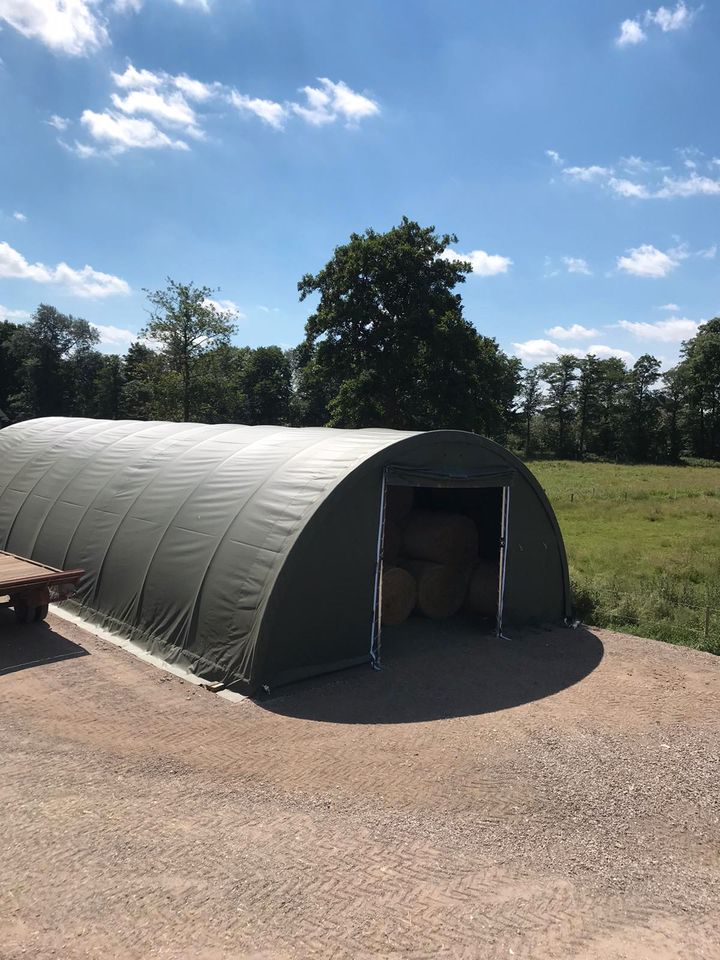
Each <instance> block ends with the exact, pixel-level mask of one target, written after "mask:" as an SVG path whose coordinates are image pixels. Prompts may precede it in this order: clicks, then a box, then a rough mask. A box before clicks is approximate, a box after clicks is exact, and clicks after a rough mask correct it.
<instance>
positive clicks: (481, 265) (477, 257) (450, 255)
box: [440, 247, 512, 277]
mask: <svg viewBox="0 0 720 960" xmlns="http://www.w3.org/2000/svg"><path fill="white" fill-rule="evenodd" d="M440 256H441V257H442V258H443V259H444V260H467V261H468V262H469V263H470V266H471V267H472V272H473V273H476V274H477V275H478V276H480V277H494V276H497V274H499V273H507V272H508V270H509V269H510V267H511V266H512V260H511V259H510V257H502V256H500V255H499V254H497V253H486V252H485V251H484V250H471V251H470V253H458V252H457V251H455V250H451V249H450V248H449V247H448V248H447V250H443V252H442V253H441V254H440Z"/></svg>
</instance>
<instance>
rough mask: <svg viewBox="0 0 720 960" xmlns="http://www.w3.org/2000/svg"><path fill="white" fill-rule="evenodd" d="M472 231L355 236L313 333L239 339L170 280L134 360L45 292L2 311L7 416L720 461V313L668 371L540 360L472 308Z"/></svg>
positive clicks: (313, 278)
mask: <svg viewBox="0 0 720 960" xmlns="http://www.w3.org/2000/svg"><path fill="white" fill-rule="evenodd" d="M456 242H457V238H456V237H455V236H453V235H451V234H438V233H436V232H435V228H434V227H421V226H420V225H419V224H417V223H416V222H414V221H411V220H408V219H407V218H403V220H402V222H401V223H400V224H399V225H398V226H396V227H394V228H392V229H391V230H389V231H387V232H385V233H377V232H375V231H374V230H367V231H365V233H363V234H352V235H351V237H350V240H349V242H348V243H346V244H344V245H342V246H340V247H337V248H336V250H335V251H334V253H333V256H332V258H331V259H330V260H329V262H328V263H327V264H326V265H325V267H323V269H322V270H320V271H319V272H318V273H317V274H315V275H313V274H307V275H306V276H304V277H303V278H302V279H301V280H300V282H299V284H298V291H299V295H300V299H301V300H306V299H308V298H312V299H313V300H314V301H315V306H314V309H313V312H312V313H311V314H310V316H309V317H308V320H307V323H306V327H305V336H304V338H303V340H302V342H301V343H300V344H299V345H298V346H297V347H295V348H292V349H289V350H288V349H281V348H280V347H278V346H267V347H257V348H250V347H238V346H235V345H233V344H232V343H231V339H232V338H233V336H234V335H235V334H236V333H237V328H236V324H235V322H234V317H233V315H232V314H230V313H227V312H225V311H223V310H222V309H220V307H219V305H218V304H217V303H216V302H215V301H214V300H213V291H212V290H211V289H210V288H208V287H204V286H196V285H195V284H193V283H179V282H177V281H174V280H170V279H168V281H167V285H166V287H165V288H163V289H160V290H155V291H146V293H147V296H148V301H149V304H150V314H149V319H148V321H147V323H146V325H145V327H144V328H143V330H142V331H141V332H140V334H139V335H138V339H137V341H136V342H134V343H133V344H131V346H130V347H129V349H128V350H127V352H126V353H125V354H124V355H123V356H120V355H107V354H103V353H100V352H99V351H98V349H97V345H98V342H99V335H98V332H97V331H96V330H95V328H93V327H92V326H91V325H90V324H89V323H87V322H86V321H85V320H83V319H81V318H78V317H73V316H71V315H67V314H63V313H61V312H60V311H58V310H57V309H56V308H55V307H53V306H50V305H48V304H41V305H40V306H39V307H38V308H37V310H36V311H35V313H34V314H33V316H32V318H31V320H30V321H29V322H27V323H24V324H15V323H12V322H9V321H4V322H2V323H0V411H1V413H0V419H2V418H3V417H4V421H5V423H7V422H12V421H14V420H22V419H28V418H31V417H39V416H89V417H100V418H109V419H138V420H186V421H190V420H194V421H202V422H207V423H221V422H236V423H247V424H260V423H277V424H287V425H291V426H326V425H327V426H336V427H376V426H382V427H393V428H399V429H424V430H427V429H440V428H451V429H464V430H474V431H476V432H478V433H482V434H484V435H486V436H489V437H491V438H493V439H495V440H498V441H499V442H501V443H504V444H507V445H509V446H511V447H512V448H513V449H516V450H518V452H520V453H522V454H524V455H525V456H528V457H530V456H553V457H559V458H586V457H588V456H596V457H601V458H612V459H621V460H633V461H669V462H677V461H678V460H679V459H680V458H681V457H682V456H685V455H693V456H698V457H706V458H712V459H720V319H715V320H710V321H709V322H708V323H706V324H703V325H702V326H701V327H700V329H699V331H698V334H697V335H696V336H695V337H694V338H693V339H691V340H689V341H687V342H686V343H685V344H684V345H683V348H682V358H681V361H680V363H679V364H678V365H677V366H676V367H675V368H674V369H672V370H669V371H666V372H665V373H662V372H661V370H660V362H659V361H658V360H657V359H656V358H655V357H652V356H650V355H648V354H646V355H644V356H642V357H640V358H639V359H638V360H637V361H636V362H635V363H634V364H633V365H632V367H628V366H627V365H626V364H625V363H624V362H623V361H622V360H620V359H617V358H610V359H599V358H598V357H595V356H591V355H590V356H586V357H583V358H578V357H576V356H571V355H565V356H560V357H558V359H557V361H556V362H553V363H545V364H540V365H538V366H536V367H532V368H523V366H522V364H521V362H520V361H519V360H518V359H517V358H515V357H510V356H508V355H506V354H505V353H504V352H503V351H502V350H501V349H500V347H499V346H498V344H497V342H496V341H495V340H494V339H493V338H490V337H486V336H483V335H481V334H479V333H478V332H477V330H476V328H475V327H474V326H473V324H472V323H470V322H469V321H468V320H467V319H466V318H465V316H464V310H463V303H462V299H461V297H460V295H459V293H457V292H456V288H457V287H458V286H459V285H460V284H461V283H463V282H464V280H465V277H466V275H467V274H468V273H469V272H470V269H471V268H470V265H469V264H468V263H467V262H466V261H463V260H461V259H453V258H451V257H448V255H447V253H446V251H447V248H448V246H449V245H450V244H452V243H456Z"/></svg>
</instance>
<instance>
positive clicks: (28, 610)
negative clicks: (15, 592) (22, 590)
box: [13, 600, 35, 623]
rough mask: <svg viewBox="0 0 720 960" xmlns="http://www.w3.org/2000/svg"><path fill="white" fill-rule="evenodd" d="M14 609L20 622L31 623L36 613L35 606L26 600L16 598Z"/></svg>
mask: <svg viewBox="0 0 720 960" xmlns="http://www.w3.org/2000/svg"><path fill="white" fill-rule="evenodd" d="M13 609H14V611H15V619H16V620H17V622H18V623H30V621H31V620H32V618H33V614H34V613H35V608H34V607H31V606H30V605H29V604H28V603H27V602H26V601H25V600H16V601H15V603H13Z"/></svg>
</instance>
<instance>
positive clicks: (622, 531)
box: [529, 461, 720, 653]
mask: <svg viewBox="0 0 720 960" xmlns="http://www.w3.org/2000/svg"><path fill="white" fill-rule="evenodd" d="M529 466H530V469H531V470H532V471H533V472H534V473H535V474H536V476H537V477H538V479H539V480H540V482H541V483H542V485H543V487H544V488H545V490H546V492H547V493H548V496H549V497H550V500H551V502H552V505H553V507H554V509H555V512H556V514H557V517H558V521H559V523H560V526H561V529H562V532H563V536H564V539H565V546H566V548H567V551H568V558H569V563H570V570H571V577H572V581H573V593H574V601H575V607H576V615H577V616H578V617H579V618H580V619H582V620H583V621H585V622H586V623H592V624H594V625H596V626H602V627H610V628H612V629H616V630H622V631H625V632H629V633H634V634H636V635H638V636H646V637H654V638H655V639H658V640H667V641H670V642H673V643H683V644H686V645H688V646H693V647H697V648H698V649H702V650H709V651H710V652H714V653H720V555H719V554H718V549H717V530H718V525H719V524H720V467H719V466H718V465H717V464H715V465H714V467H712V468H708V467H707V466H706V467H672V466H648V465H646V466H626V465H622V464H610V463H593V464H589V463H572V462H568V461H559V462H558V461H534V462H532V463H530V464H529ZM708 609H709V610H710V613H709V623H708V631H707V636H706V633H705V617H706V611H707V610H708Z"/></svg>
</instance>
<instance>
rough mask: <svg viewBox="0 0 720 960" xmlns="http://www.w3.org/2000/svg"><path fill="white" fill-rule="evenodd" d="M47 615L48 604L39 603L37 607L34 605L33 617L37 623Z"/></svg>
mask: <svg viewBox="0 0 720 960" xmlns="http://www.w3.org/2000/svg"><path fill="white" fill-rule="evenodd" d="M47 615H48V604H47V603H41V604H40V606H39V607H35V616H34V618H33V619H34V620H35V621H36V622H38V623H39V622H40V620H44V619H45V617H46V616H47Z"/></svg>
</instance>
